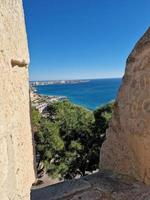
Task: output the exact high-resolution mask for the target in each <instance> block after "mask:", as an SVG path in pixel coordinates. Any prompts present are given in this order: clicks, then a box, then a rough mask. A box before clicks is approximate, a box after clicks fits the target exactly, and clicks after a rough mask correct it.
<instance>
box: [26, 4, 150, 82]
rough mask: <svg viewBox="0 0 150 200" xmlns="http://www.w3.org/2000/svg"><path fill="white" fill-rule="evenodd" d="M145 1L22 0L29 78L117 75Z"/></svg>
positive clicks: (142, 23)
mask: <svg viewBox="0 0 150 200" xmlns="http://www.w3.org/2000/svg"><path fill="white" fill-rule="evenodd" d="M149 7H150V1H149V0H132V1H131V0H126V1H120V0H111V1H107V0H106V1H104V0H103V1H102V0H76V1H74V0H57V1H55V0H44V1H43V0H38V2H37V1H35V0H32V1H31V0H25V1H24V8H25V16H26V24H27V34H28V41H29V50H30V58H31V63H30V67H29V69H30V80H41V81H43V80H68V79H69V80H72V79H100V78H117V77H122V76H123V74H124V69H125V62H126V59H127V57H128V55H129V53H130V52H131V50H132V48H133V47H134V44H135V42H136V41H137V40H138V39H139V38H140V37H141V36H142V35H143V33H144V32H145V31H146V29H147V28H148V27H149V25H150V21H149V19H150V12H149Z"/></svg>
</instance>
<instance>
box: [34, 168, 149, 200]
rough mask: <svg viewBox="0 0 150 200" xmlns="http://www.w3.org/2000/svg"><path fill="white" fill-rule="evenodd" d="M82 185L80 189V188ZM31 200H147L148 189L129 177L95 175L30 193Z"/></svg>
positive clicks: (110, 174) (104, 174)
mask: <svg viewBox="0 0 150 200" xmlns="http://www.w3.org/2000/svg"><path fill="white" fill-rule="evenodd" d="M81 185H82V187H80V186H81ZM31 199H32V200H54V199H55V200H127V199H129V200H149V199H150V187H148V186H146V185H144V184H142V183H140V182H136V181H134V180H133V179H131V178H130V177H127V176H122V175H117V174H112V173H110V172H109V173H108V172H107V171H104V172H101V173H96V174H93V175H90V176H87V177H84V178H82V179H79V180H76V181H71V182H67V184H66V183H65V182H62V183H61V184H56V185H52V186H48V187H45V188H42V189H34V190H33V191H32V198H31Z"/></svg>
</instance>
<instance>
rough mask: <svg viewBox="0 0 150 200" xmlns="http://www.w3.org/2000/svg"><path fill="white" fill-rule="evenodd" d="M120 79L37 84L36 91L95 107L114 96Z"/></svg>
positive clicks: (87, 106)
mask: <svg viewBox="0 0 150 200" xmlns="http://www.w3.org/2000/svg"><path fill="white" fill-rule="evenodd" d="M120 84H121V79H119V78H116V79H98V80H90V81H89V82H84V83H77V84H63V85H57V84H55V85H43V86H42V85H41V86H40V85H39V86H36V89H37V93H38V94H42V95H56V96H57V95H58V96H66V97H68V99H69V100H70V101H72V102H73V103H75V104H78V105H81V106H84V107H86V108H89V109H95V108H97V107H99V106H100V105H103V104H106V103H108V102H110V101H112V100H114V99H115V98H116V95H117V92H118V89H119V87H120Z"/></svg>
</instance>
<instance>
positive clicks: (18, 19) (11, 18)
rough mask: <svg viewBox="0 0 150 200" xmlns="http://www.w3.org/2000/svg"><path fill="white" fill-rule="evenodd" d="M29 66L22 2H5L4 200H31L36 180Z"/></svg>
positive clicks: (1, 59) (0, 156)
mask: <svg viewBox="0 0 150 200" xmlns="http://www.w3.org/2000/svg"><path fill="white" fill-rule="evenodd" d="M14 61H15V62H14ZM28 63H29V54H28V46H27V37H26V30H25V22H24V14H23V8H22V0H1V1H0V171H1V173H0V199H1V200H29V199H30V188H31V185H32V183H33V182H34V179H35V178H34V176H35V174H34V167H33V166H34V165H33V162H34V160H33V146H32V133H31V125H30V124H31V123H30V101H29V78H28V67H27V65H28Z"/></svg>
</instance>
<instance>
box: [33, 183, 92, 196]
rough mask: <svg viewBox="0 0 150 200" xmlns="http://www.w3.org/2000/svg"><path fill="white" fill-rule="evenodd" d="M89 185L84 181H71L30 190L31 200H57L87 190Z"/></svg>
mask: <svg viewBox="0 0 150 200" xmlns="http://www.w3.org/2000/svg"><path fill="white" fill-rule="evenodd" d="M90 187H91V185H90V184H89V183H88V182H86V181H84V180H72V181H66V182H62V183H58V184H55V185H52V186H47V187H44V188H40V189H36V187H34V189H33V190H32V199H33V200H57V199H60V198H63V197H67V196H70V195H73V194H75V193H77V192H80V191H83V190H87V189H89V188H90Z"/></svg>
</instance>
